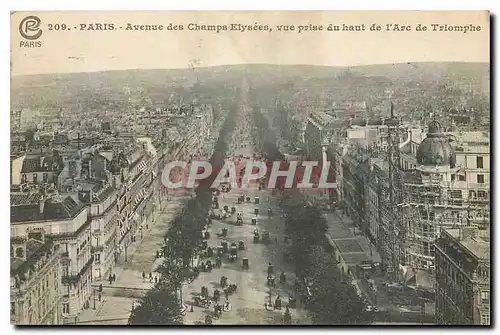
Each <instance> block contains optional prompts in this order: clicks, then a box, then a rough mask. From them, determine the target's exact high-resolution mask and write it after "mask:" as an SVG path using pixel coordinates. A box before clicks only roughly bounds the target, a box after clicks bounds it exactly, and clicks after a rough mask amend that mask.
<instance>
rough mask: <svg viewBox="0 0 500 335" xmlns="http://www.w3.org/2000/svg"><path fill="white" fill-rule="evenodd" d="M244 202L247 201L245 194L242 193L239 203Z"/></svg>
mask: <svg viewBox="0 0 500 335" xmlns="http://www.w3.org/2000/svg"><path fill="white" fill-rule="evenodd" d="M244 202H245V196H244V195H240V196H239V197H238V204H242V203H244Z"/></svg>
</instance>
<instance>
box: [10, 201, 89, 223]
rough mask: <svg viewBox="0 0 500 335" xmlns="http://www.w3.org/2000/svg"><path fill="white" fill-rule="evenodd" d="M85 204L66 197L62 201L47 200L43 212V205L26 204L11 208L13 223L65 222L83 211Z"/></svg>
mask: <svg viewBox="0 0 500 335" xmlns="http://www.w3.org/2000/svg"><path fill="white" fill-rule="evenodd" d="M83 207H84V204H82V203H80V202H76V201H75V200H74V199H73V198H72V197H70V196H66V197H65V198H64V199H62V200H50V199H49V200H46V201H45V204H44V206H43V211H41V210H40V209H41V205H40V204H39V203H37V204H25V205H20V206H11V207H10V221H11V222H26V221H48V220H64V219H71V218H74V217H75V216H76V215H77V214H78V213H80V212H81V211H82V209H83Z"/></svg>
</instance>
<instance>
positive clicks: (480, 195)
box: [477, 191, 488, 199]
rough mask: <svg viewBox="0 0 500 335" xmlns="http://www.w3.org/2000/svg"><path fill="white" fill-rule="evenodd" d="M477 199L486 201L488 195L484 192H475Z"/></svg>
mask: <svg viewBox="0 0 500 335" xmlns="http://www.w3.org/2000/svg"><path fill="white" fill-rule="evenodd" d="M477 197H478V198H479V199H486V198H488V194H487V193H486V191H477Z"/></svg>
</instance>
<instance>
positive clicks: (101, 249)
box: [91, 245, 104, 252]
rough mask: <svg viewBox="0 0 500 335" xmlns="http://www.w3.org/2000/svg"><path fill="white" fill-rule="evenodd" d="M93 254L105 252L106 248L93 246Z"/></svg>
mask: <svg viewBox="0 0 500 335" xmlns="http://www.w3.org/2000/svg"><path fill="white" fill-rule="evenodd" d="M91 250H92V252H101V251H103V250H104V246H103V245H98V246H95V247H94V246H92V248H91Z"/></svg>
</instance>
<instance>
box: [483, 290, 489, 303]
mask: <svg viewBox="0 0 500 335" xmlns="http://www.w3.org/2000/svg"><path fill="white" fill-rule="evenodd" d="M481 303H483V304H489V303H490V292H488V291H481Z"/></svg>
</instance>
